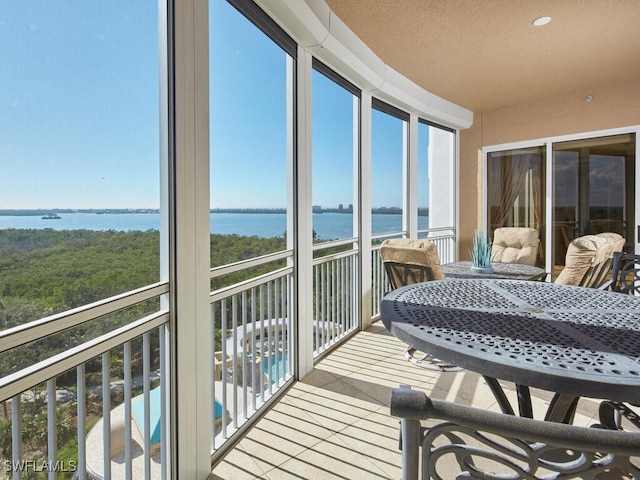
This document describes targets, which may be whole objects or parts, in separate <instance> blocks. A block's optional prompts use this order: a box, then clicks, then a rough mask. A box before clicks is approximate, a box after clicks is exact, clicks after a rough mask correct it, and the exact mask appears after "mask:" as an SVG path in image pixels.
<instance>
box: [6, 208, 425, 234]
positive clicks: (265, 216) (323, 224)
mask: <svg viewBox="0 0 640 480" xmlns="http://www.w3.org/2000/svg"><path fill="white" fill-rule="evenodd" d="M59 216H60V218H59V219H48V220H45V219H43V218H42V217H41V215H28V216H14V215H0V229H6V228H34V229H44V228H52V229H54V230H77V229H85V230H116V231H131V230H141V231H146V230H158V229H159V228H160V214H159V213H100V214H97V213H60V214H59ZM210 218H211V221H210V225H211V233H217V234H223V235H231V234H236V235H241V236H257V237H262V238H270V237H282V236H283V235H284V233H285V231H286V228H287V218H286V214H284V213H218V212H216V213H211V214H210ZM428 221H429V219H428V217H418V228H420V229H424V228H427V226H428ZM371 222H372V232H373V233H374V234H376V233H387V232H397V231H400V230H402V215H400V214H373V215H372V218H371ZM313 230H314V232H315V234H316V238H317V239H318V240H331V239H338V238H349V237H352V236H353V233H352V232H353V215H352V214H351V213H334V212H323V213H314V214H313Z"/></svg>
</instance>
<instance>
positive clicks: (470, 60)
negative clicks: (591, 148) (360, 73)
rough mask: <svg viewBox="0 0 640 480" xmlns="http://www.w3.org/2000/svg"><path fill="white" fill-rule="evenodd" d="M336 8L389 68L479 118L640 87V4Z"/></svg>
mask: <svg viewBox="0 0 640 480" xmlns="http://www.w3.org/2000/svg"><path fill="white" fill-rule="evenodd" d="M326 2H327V4H328V5H329V7H330V8H331V9H332V10H333V12H334V13H335V14H336V15H337V16H338V17H339V18H340V19H342V21H343V22H345V23H346V24H347V25H348V26H349V28H350V29H351V30H352V31H353V32H354V33H355V34H356V35H358V36H359V37H360V38H361V39H362V40H363V41H364V42H365V43H366V44H367V45H368V46H369V47H370V48H371V49H372V50H373V51H374V52H375V53H376V54H377V55H378V56H379V57H380V58H381V59H382V60H383V61H384V62H385V63H386V64H387V65H389V66H391V67H393V68H394V69H395V70H397V71H398V72H400V73H402V74H403V75H404V76H406V77H408V78H409V79H411V80H413V81H414V82H415V83H417V84H418V85H420V86H422V87H423V88H425V89H426V90H428V91H430V92H431V93H434V94H436V95H439V96H441V97H443V98H445V99H447V100H449V101H452V102H454V103H457V104H458V105H460V106H462V107H465V108H468V109H469V110H472V111H476V112H478V111H483V110H489V109H493V108H498V107H502V106H506V105H512V104H518V103H523V102H528V101H532V100H535V99H538V98H545V97H549V96H553V95H557V94H563V93H569V92H579V93H580V94H584V95H588V94H590V93H591V91H592V89H594V88H595V87H598V86H601V85H607V84H615V83H619V82H625V81H629V80H631V79H638V82H640V0H533V1H527V0H326ZM540 16H550V17H552V20H551V23H549V24H548V25H545V26H542V27H534V26H533V25H532V23H531V22H532V21H533V20H534V19H535V18H537V17H540Z"/></svg>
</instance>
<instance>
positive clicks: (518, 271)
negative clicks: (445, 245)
mask: <svg viewBox="0 0 640 480" xmlns="http://www.w3.org/2000/svg"><path fill="white" fill-rule="evenodd" d="M472 265H473V263H472V262H471V261H468V260H466V261H461V262H452V263H445V264H443V265H442V273H444V276H445V277H447V278H491V279H494V278H505V279H510V280H541V279H543V278H544V276H545V271H544V270H543V269H542V268H539V267H534V266H533V265H523V264H521V263H501V262H494V263H492V264H491V266H492V267H493V273H479V272H474V271H472V270H471V266H472Z"/></svg>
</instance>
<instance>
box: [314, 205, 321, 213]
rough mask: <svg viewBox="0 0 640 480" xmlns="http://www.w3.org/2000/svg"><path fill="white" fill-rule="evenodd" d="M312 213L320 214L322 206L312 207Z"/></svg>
mask: <svg viewBox="0 0 640 480" xmlns="http://www.w3.org/2000/svg"><path fill="white" fill-rule="evenodd" d="M312 209H313V211H314V212H321V211H322V205H314V206H313V207H312Z"/></svg>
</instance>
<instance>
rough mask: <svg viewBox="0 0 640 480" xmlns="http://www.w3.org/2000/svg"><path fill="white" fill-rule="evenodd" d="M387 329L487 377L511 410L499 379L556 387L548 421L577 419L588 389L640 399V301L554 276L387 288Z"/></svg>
mask: <svg viewBox="0 0 640 480" xmlns="http://www.w3.org/2000/svg"><path fill="white" fill-rule="evenodd" d="M381 317H382V322H383V323H384V325H385V327H386V328H387V329H388V330H389V331H390V332H391V333H393V334H394V335H395V336H396V337H398V338H399V339H400V340H402V341H404V342H406V343H407V344H409V345H413V346H414V347H415V348H418V349H420V350H422V351H424V352H425V353H428V354H431V355H433V356H435V357H437V358H439V359H441V360H443V361H445V362H449V363H452V364H454V365H460V366H461V367H463V368H466V369H468V370H471V371H475V372H478V373H480V374H482V375H483V376H484V378H485V379H486V380H487V383H488V384H489V386H490V388H491V389H492V391H493V394H494V395H495V397H496V399H497V400H498V402H499V404H500V407H501V409H502V411H503V412H505V413H510V414H513V413H514V410H513V407H512V406H511V405H510V403H509V401H508V400H507V397H506V395H505V394H504V391H503V389H502V387H501V385H500V384H499V382H498V379H500V380H505V381H509V382H513V383H515V384H516V388H517V393H518V404H519V410H520V415H522V416H527V417H532V416H533V412H532V407H531V398H530V393H529V387H536V388H541V389H544V390H548V391H551V392H554V393H555V395H554V397H553V399H552V401H551V403H550V405H549V409H548V411H547V413H546V416H545V419H547V420H552V421H564V422H571V421H572V418H573V414H574V413H575V408H576V405H577V401H578V399H579V398H580V397H581V396H584V397H592V398H598V399H607V400H612V401H620V402H631V403H638V402H640V298H639V297H634V296H631V295H622V294H617V293H612V292H607V291H601V290H595V289H590V288H582V287H575V286H568V285H557V284H554V283H546V282H530V281H522V280H490V279H484V280H482V279H449V280H441V281H432V282H426V283H418V284H414V285H409V286H407V287H402V288H399V289H397V290H393V291H391V292H389V293H388V294H387V295H386V296H385V297H384V299H383V300H382V305H381Z"/></svg>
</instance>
